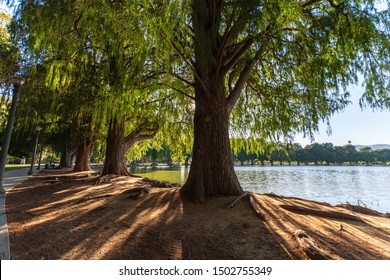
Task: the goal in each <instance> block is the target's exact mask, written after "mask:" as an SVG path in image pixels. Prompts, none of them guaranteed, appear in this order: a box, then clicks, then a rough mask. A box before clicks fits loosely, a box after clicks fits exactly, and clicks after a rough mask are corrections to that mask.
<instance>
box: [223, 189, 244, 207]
mask: <svg viewBox="0 0 390 280" xmlns="http://www.w3.org/2000/svg"><path fill="white" fill-rule="evenodd" d="M247 195H249V192H244V193H243V194H242V195H240V196H239V197H237V198H236V199H235V200H234V201H233V202H232V203H230V204H229V205H228V206H227V208H232V207H234V205H236V203H237V202H239V201H240V200H241V199H243V198H244V197H246V196H247Z"/></svg>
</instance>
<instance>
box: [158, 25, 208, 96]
mask: <svg viewBox="0 0 390 280" xmlns="http://www.w3.org/2000/svg"><path fill="white" fill-rule="evenodd" d="M159 30H160V33H161V35H162V36H163V37H164V39H165V40H166V41H167V42H168V43H169V44H170V45H171V47H172V48H173V49H174V51H175V52H176V53H177V54H178V55H179V56H180V58H181V59H182V60H183V62H184V63H185V64H186V65H187V66H188V67H189V68H190V70H191V72H192V73H193V74H194V76H195V79H196V80H198V82H199V84H200V85H201V86H202V88H203V89H204V90H205V91H208V89H207V87H206V85H205V84H204V82H203V80H202V78H201V77H200V76H199V74H198V72H197V71H196V69H195V67H194V63H193V62H192V61H190V60H188V59H187V58H186V57H185V55H184V53H183V52H182V51H180V49H179V48H178V47H177V45H176V44H175V43H174V42H172V40H170V39H169V38H168V36H167V35H166V34H165V33H164V32H163V31H162V30H161V29H159Z"/></svg>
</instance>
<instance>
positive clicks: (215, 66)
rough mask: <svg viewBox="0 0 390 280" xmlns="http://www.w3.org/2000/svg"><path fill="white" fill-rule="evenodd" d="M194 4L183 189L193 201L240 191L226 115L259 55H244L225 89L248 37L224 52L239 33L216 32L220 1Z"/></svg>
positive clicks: (219, 14) (221, 5) (243, 50)
mask: <svg viewBox="0 0 390 280" xmlns="http://www.w3.org/2000/svg"><path fill="white" fill-rule="evenodd" d="M192 7H193V15H192V16H193V17H192V21H193V30H194V47H195V60H194V61H195V63H193V64H191V65H192V66H193V73H194V78H195V83H194V87H195V116H194V145H193V150H192V162H191V169H190V173H189V175H188V179H187V181H186V183H185V184H184V186H183V187H182V192H183V193H188V194H191V195H192V198H193V199H194V200H195V201H197V202H203V201H205V199H206V196H215V195H241V194H242V193H243V190H242V188H241V186H240V183H239V181H238V179H237V176H236V174H235V171H234V166H233V160H232V156H231V147H230V141H229V117H230V112H231V110H232V109H233V107H234V105H235V103H236V102H237V99H238V98H239V96H240V94H241V92H242V88H243V86H244V84H245V82H246V80H247V79H248V77H249V72H250V69H251V68H252V67H253V65H254V62H255V59H258V57H257V56H256V57H255V58H253V59H251V60H249V61H247V64H246V65H245V67H244V70H242V72H241V73H240V75H239V78H238V80H237V81H236V83H235V85H234V88H231V89H230V91H229V94H228V95H227V94H226V89H225V86H226V79H225V78H226V75H227V73H228V72H229V70H230V69H232V67H234V65H235V64H236V62H237V59H236V58H237V57H240V56H241V55H243V54H244V53H245V51H246V50H247V49H248V48H249V47H250V45H251V44H252V40H250V39H248V40H247V41H246V42H245V43H243V46H242V48H241V49H240V50H237V52H234V53H235V54H234V55H228V54H227V49H226V46H227V45H229V44H231V43H233V41H234V39H235V37H237V36H238V33H236V32H233V31H232V32H227V33H225V35H224V37H225V40H223V38H222V37H221V35H220V29H221V19H222V12H221V11H222V8H223V1H221V0H215V1H206V0H195V1H194V3H193V5H192ZM228 33H229V34H228ZM223 41H224V42H223ZM230 54H231V53H230ZM186 63H189V62H188V61H186Z"/></svg>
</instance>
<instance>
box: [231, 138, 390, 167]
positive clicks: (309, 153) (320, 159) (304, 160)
mask: <svg viewBox="0 0 390 280" xmlns="http://www.w3.org/2000/svg"><path fill="white" fill-rule="evenodd" d="M233 157H234V160H235V161H236V162H238V163H239V164H241V165H245V164H250V165H255V164H261V165H265V163H266V162H267V163H269V164H270V165H274V164H275V163H276V164H279V165H284V164H289V165H291V164H296V165H301V164H305V165H309V164H314V165H331V164H333V165H343V164H349V165H373V164H381V165H386V164H387V163H389V162H390V149H377V150H372V149H371V148H370V147H362V148H360V149H358V150H357V149H356V147H355V146H354V145H352V144H350V143H348V144H346V145H344V146H334V145H333V144H332V143H324V144H319V143H313V144H311V145H307V146H305V147H304V148H303V147H302V146H301V145H300V144H297V143H294V144H280V145H279V146H278V147H277V148H275V149H273V150H272V151H269V152H267V151H264V152H262V153H247V152H245V150H244V149H241V150H240V151H239V152H238V153H237V154H234V153H233Z"/></svg>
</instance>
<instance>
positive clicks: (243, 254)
mask: <svg viewBox="0 0 390 280" xmlns="http://www.w3.org/2000/svg"><path fill="white" fill-rule="evenodd" d="M66 176H68V177H69V176H76V175H75V174H56V175H53V174H52V175H50V176H49V177H41V178H34V180H36V181H34V182H32V181H26V182H25V184H23V185H21V186H20V187H17V188H16V189H15V191H13V192H11V193H10V194H9V198H8V199H7V211H8V214H7V215H8V221H9V232H10V243H11V258H12V259H289V256H288V255H287V253H286V252H285V250H284V248H283V247H281V246H280V244H279V242H278V241H277V240H276V239H275V237H274V236H273V234H272V233H271V232H270V231H269V230H268V229H267V228H266V227H265V225H264V224H263V222H262V221H261V220H259V219H258V218H257V217H256V216H255V215H254V214H253V212H252V211H251V209H250V208H249V207H248V205H247V204H246V203H244V202H242V203H238V204H237V205H236V206H235V207H234V208H232V209H227V208H226V205H227V204H228V203H229V202H231V200H233V199H234V198H232V197H216V198H212V199H208V200H207V201H206V202H205V203H204V204H196V203H194V202H192V200H190V199H189V198H188V197H185V196H182V195H181V194H180V190H179V189H177V188H164V189H163V188H151V187H149V186H148V185H147V184H145V183H144V182H140V180H139V179H137V178H127V177H119V178H115V179H113V180H112V181H111V182H109V183H105V184H101V185H94V184H93V182H94V178H87V177H85V178H84V177H77V178H76V177H72V180H69V181H67V180H65V179H66ZM77 176H78V175H77ZM56 178H57V179H56ZM69 178H70V177H69ZM39 180H40V181H39ZM59 181H61V183H59ZM140 187H141V188H148V190H149V191H148V193H146V194H145V195H143V196H141V197H139V198H135V197H133V196H129V193H128V190H129V189H137V188H140Z"/></svg>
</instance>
